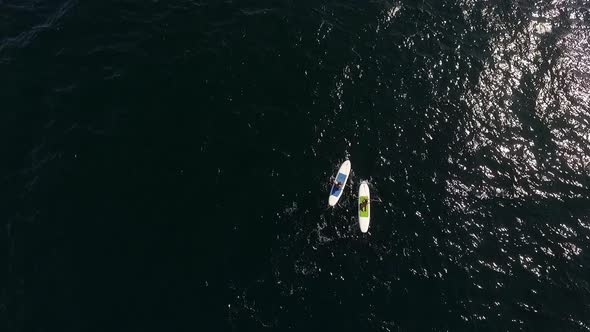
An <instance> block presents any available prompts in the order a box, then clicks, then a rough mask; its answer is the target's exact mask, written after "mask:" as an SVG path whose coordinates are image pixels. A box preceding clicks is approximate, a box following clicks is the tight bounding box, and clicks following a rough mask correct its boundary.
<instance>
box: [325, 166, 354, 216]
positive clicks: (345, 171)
mask: <svg viewBox="0 0 590 332" xmlns="http://www.w3.org/2000/svg"><path fill="white" fill-rule="evenodd" d="M349 174H350V160H347V161H345V162H344V163H342V166H340V169H339V170H338V174H336V179H335V181H337V182H340V183H341V184H342V186H341V187H340V188H338V187H337V186H336V184H332V189H331V190H330V197H329V198H328V204H329V205H330V206H334V205H336V203H338V200H339V199H340V197H341V196H342V192H343V191H344V188H345V187H346V181H348V175H349Z"/></svg>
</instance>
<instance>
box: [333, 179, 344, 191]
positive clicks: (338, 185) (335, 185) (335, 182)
mask: <svg viewBox="0 0 590 332" xmlns="http://www.w3.org/2000/svg"><path fill="white" fill-rule="evenodd" d="M334 187H336V189H342V182H339V181H336V180H334Z"/></svg>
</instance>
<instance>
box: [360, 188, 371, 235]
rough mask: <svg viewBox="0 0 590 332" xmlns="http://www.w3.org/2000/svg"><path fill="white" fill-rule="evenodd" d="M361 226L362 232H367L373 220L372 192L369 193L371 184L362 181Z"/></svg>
mask: <svg viewBox="0 0 590 332" xmlns="http://www.w3.org/2000/svg"><path fill="white" fill-rule="evenodd" d="M358 204H359V206H358V208H359V226H360V227H361V232H363V233H366V232H367V231H368V230H369V223H370V222H371V194H370V193H369V184H368V183H367V181H362V182H361V185H360V187H359V202H358Z"/></svg>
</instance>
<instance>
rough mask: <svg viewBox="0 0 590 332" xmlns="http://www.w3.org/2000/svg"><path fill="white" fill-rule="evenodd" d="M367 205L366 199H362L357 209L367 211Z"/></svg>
mask: <svg viewBox="0 0 590 332" xmlns="http://www.w3.org/2000/svg"><path fill="white" fill-rule="evenodd" d="M367 205H369V200H368V199H364V200H363V201H362V202H361V204H359V208H360V209H361V211H367Z"/></svg>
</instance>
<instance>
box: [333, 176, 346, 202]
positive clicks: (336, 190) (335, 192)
mask: <svg viewBox="0 0 590 332" xmlns="http://www.w3.org/2000/svg"><path fill="white" fill-rule="evenodd" d="M345 180H346V174H343V173H338V175H337V176H336V181H338V182H341V183H344V181H345ZM341 192H342V189H339V188H336V186H334V185H333V186H332V190H331V191H330V195H332V196H336V197H338V196H340V193H341Z"/></svg>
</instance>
